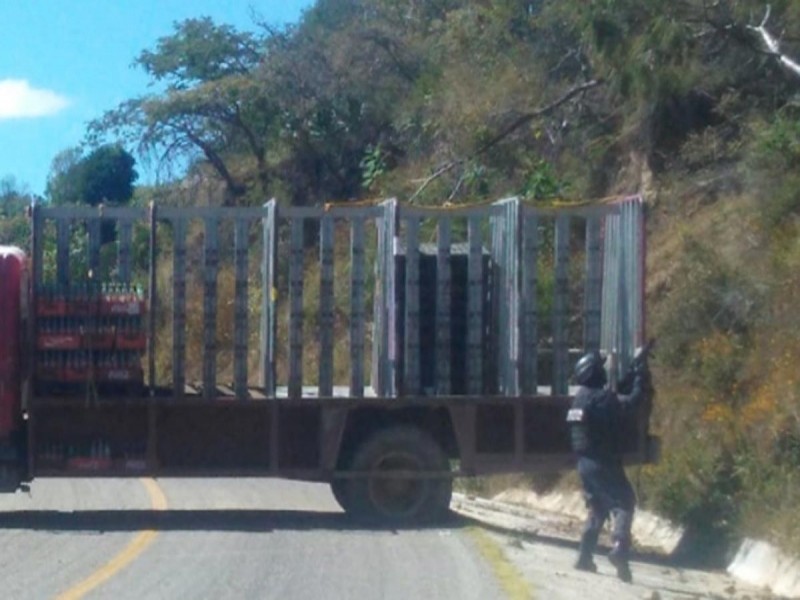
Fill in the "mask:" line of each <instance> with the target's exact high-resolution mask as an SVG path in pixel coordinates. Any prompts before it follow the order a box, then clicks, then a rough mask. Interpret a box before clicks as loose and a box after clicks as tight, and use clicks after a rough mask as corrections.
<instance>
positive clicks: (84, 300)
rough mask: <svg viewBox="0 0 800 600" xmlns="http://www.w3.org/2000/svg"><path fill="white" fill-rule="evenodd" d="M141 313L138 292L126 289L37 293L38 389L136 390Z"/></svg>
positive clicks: (90, 286) (100, 286)
mask: <svg viewBox="0 0 800 600" xmlns="http://www.w3.org/2000/svg"><path fill="white" fill-rule="evenodd" d="M145 312H146V302H145V299H144V294H143V293H142V290H141V288H138V287H136V286H132V285H130V284H122V283H97V282H82V283H73V284H68V285H44V286H42V287H40V288H39V289H38V291H37V301H36V314H37V319H36V322H37V332H36V376H37V382H38V383H39V385H40V386H43V387H46V388H47V389H48V390H50V391H54V392H57V391H61V390H66V391H68V390H73V389H74V387H75V386H80V385H82V384H90V385H96V386H97V387H98V389H100V388H110V387H114V388H115V389H119V388H125V389H128V390H131V391H133V390H136V389H140V388H141V386H142V384H143V379H144V372H143V370H142V356H143V354H144V351H145V347H146V336H145V328H144V326H145Z"/></svg>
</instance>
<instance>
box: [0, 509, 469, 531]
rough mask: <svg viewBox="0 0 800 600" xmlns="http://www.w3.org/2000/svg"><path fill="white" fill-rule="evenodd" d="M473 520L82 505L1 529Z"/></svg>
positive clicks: (358, 525)
mask: <svg viewBox="0 0 800 600" xmlns="http://www.w3.org/2000/svg"><path fill="white" fill-rule="evenodd" d="M470 525H472V522H471V521H470V520H468V519H466V518H463V517H461V516H460V515H456V514H453V513H451V514H449V515H448V516H447V517H445V518H444V519H443V520H440V521H437V522H436V523H431V524H427V523H425V524H420V523H409V524H397V523H392V524H387V523H386V522H384V521H375V520H365V519H356V518H353V517H349V516H347V515H346V514H344V513H337V512H315V511H301V510H297V511H293V510H253V509H218V510H211V509H209V510H206V509H204V510H176V509H170V510H162V511H156V510H127V509H126V510H81V511H54V510H35V511H12V512H6V513H2V514H0V529H5V530H12V529H18V530H28V531H51V532H59V531H64V532H71V531H94V532H105V531H140V530H146V529H151V530H155V531H243V532H269V531H312V530H327V531H383V532H386V531H389V532H392V531H401V530H425V529H437V530H441V529H461V528H464V527H468V526H470Z"/></svg>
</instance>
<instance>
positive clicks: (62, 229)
mask: <svg viewBox="0 0 800 600" xmlns="http://www.w3.org/2000/svg"><path fill="white" fill-rule="evenodd" d="M69 229H70V220H69V219H68V218H67V217H61V218H58V219H56V281H57V282H58V285H59V286H61V287H64V286H66V285H67V284H68V283H69V280H70V274H69V237H70V236H69V233H70V232H69Z"/></svg>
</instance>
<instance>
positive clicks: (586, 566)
mask: <svg viewBox="0 0 800 600" xmlns="http://www.w3.org/2000/svg"><path fill="white" fill-rule="evenodd" d="M575 568H576V569H577V570H578V571H588V572H589V573H597V565H596V564H594V561H593V560H592V557H591V556H589V555H584V554H581V555H580V556H578V560H577V562H576V563H575Z"/></svg>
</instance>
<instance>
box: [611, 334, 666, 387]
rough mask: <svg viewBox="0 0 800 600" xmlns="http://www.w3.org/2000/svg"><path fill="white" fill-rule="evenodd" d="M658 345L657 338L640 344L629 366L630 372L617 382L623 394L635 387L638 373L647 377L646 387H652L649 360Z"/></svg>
mask: <svg viewBox="0 0 800 600" xmlns="http://www.w3.org/2000/svg"><path fill="white" fill-rule="evenodd" d="M655 345H656V340H655V338H650V340H648V341H647V343H646V344H645V345H644V346H639V347H638V348H637V349H636V352H635V353H634V355H633V360H632V361H631V364H630V366H629V367H628V372H627V373H626V374H625V377H623V378H622V379H621V380H620V381H619V383H618V384H617V390H618V391H619V392H621V393H623V394H628V393H630V391H631V390H632V389H633V380H634V379H635V378H636V376H637V375H641V376H643V377H644V378H645V382H646V383H645V387H650V370H649V368H648V365H647V360H648V358H649V357H650V353H651V352H652V350H653V348H654V347H655Z"/></svg>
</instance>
